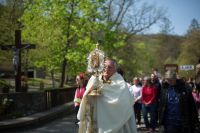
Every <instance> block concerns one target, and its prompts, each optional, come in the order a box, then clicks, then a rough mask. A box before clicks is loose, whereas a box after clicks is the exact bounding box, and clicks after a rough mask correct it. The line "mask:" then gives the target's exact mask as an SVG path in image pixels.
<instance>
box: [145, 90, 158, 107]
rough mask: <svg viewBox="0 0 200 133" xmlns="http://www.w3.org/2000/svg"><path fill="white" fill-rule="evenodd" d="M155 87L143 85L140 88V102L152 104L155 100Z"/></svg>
mask: <svg viewBox="0 0 200 133" xmlns="http://www.w3.org/2000/svg"><path fill="white" fill-rule="evenodd" d="M156 95H157V89H156V87H155V86H150V87H149V86H144V87H143V88H142V103H143V104H147V105H149V104H153V103H155V102H156Z"/></svg>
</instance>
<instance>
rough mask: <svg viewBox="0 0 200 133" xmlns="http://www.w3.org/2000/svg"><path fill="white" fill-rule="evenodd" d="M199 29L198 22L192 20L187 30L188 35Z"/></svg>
mask: <svg viewBox="0 0 200 133" xmlns="http://www.w3.org/2000/svg"><path fill="white" fill-rule="evenodd" d="M199 29H200V24H199V22H198V21H197V20H196V19H195V18H194V19H192V21H191V24H190V26H189V28H188V34H190V33H191V32H193V31H196V30H199Z"/></svg>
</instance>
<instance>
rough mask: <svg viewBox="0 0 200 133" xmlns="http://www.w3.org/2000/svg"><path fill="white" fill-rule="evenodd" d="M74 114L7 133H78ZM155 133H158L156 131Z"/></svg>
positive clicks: (144, 132) (139, 132)
mask: <svg viewBox="0 0 200 133" xmlns="http://www.w3.org/2000/svg"><path fill="white" fill-rule="evenodd" d="M74 121H75V114H71V115H69V116H66V117H63V118H60V119H57V120H54V121H52V122H49V123H47V124H45V125H42V126H40V127H34V128H29V129H25V130H22V129H20V130H18V131H13V132H9V133H78V126H77V125H75V124H74ZM138 133H147V131H145V130H144V129H139V131H138ZM155 133H159V132H158V131H157V132H155Z"/></svg>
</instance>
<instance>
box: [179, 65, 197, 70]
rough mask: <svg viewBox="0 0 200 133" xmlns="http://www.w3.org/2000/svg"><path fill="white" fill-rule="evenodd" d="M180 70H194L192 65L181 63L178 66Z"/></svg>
mask: <svg viewBox="0 0 200 133" xmlns="http://www.w3.org/2000/svg"><path fill="white" fill-rule="evenodd" d="M179 69H180V70H185V71H188V70H194V65H182V66H180V67H179Z"/></svg>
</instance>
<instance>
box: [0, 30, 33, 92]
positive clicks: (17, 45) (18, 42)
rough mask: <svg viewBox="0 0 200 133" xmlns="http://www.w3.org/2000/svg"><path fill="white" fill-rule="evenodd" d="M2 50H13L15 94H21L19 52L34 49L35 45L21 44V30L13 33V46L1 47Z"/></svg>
mask: <svg viewBox="0 0 200 133" xmlns="http://www.w3.org/2000/svg"><path fill="white" fill-rule="evenodd" d="M0 48H1V49H2V50H14V56H13V67H14V74H15V92H22V89H21V50H22V49H35V44H22V43H21V30H16V31H15V45H1V46H0Z"/></svg>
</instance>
